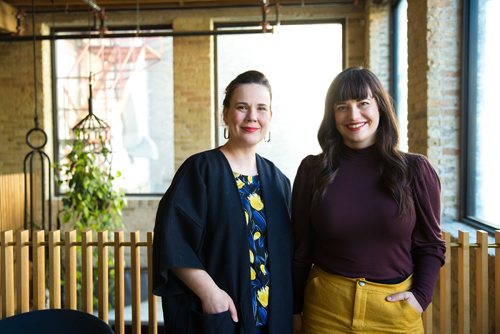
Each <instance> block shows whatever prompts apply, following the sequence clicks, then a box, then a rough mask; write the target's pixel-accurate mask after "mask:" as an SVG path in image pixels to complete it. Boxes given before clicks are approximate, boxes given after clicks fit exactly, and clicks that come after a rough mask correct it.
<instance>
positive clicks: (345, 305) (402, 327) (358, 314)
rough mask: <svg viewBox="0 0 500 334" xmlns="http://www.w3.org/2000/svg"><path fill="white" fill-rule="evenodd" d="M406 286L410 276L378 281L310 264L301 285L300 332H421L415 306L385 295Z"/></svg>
mask: <svg viewBox="0 0 500 334" xmlns="http://www.w3.org/2000/svg"><path fill="white" fill-rule="evenodd" d="M410 287H411V276H410V277H409V278H407V279H406V280H405V281H403V282H401V283H398V284H379V283H373V282H370V281H367V280H365V279H364V278H347V277H343V276H338V275H332V274H329V273H327V272H325V271H323V270H321V269H320V268H318V267H317V266H316V267H313V269H311V273H310V274H309V278H308V282H307V285H306V289H305V299H304V313H303V319H302V329H303V333H304V334H326V333H328V334H331V333H356V334H361V333H363V334H368V333H419V334H422V333H424V329H423V324H422V317H421V315H420V314H419V313H418V311H417V310H415V309H414V308H413V307H412V306H411V305H410V304H408V302H406V301H405V300H403V301H399V302H388V301H387V300H386V299H385V298H386V297H387V296H389V295H391V294H393V293H397V292H402V291H407V290H409V289H410Z"/></svg>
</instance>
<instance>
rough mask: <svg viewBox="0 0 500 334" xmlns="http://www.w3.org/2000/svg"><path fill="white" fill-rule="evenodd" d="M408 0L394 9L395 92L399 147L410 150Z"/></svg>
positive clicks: (402, 0) (402, 1)
mask: <svg viewBox="0 0 500 334" xmlns="http://www.w3.org/2000/svg"><path fill="white" fill-rule="evenodd" d="M407 10H408V1H407V0H400V1H398V3H397V4H396V6H395V7H394V11H393V24H394V35H393V69H394V71H393V76H394V77H393V87H392V89H393V92H392V96H393V98H394V107H395V108H396V116H397V118H398V129H399V149H400V150H401V151H405V152H407V151H408V35H407V30H408V29H407V28H408V18H407Z"/></svg>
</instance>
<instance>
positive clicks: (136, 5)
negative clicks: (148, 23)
mask: <svg viewBox="0 0 500 334" xmlns="http://www.w3.org/2000/svg"><path fill="white" fill-rule="evenodd" d="M140 31H141V25H140V24H139V0H136V1H135V35H136V37H139V32H140Z"/></svg>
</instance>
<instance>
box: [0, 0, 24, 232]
mask: <svg viewBox="0 0 500 334" xmlns="http://www.w3.org/2000/svg"><path fill="white" fill-rule="evenodd" d="M0 2H1V1H0ZM23 222H24V174H23V173H19V174H4V175H0V231H9V230H18V229H20V228H22V227H23Z"/></svg>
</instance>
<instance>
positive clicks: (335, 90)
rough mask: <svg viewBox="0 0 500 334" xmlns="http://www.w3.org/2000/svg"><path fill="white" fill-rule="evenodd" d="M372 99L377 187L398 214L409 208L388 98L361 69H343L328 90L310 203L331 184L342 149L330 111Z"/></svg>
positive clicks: (405, 171)
mask: <svg viewBox="0 0 500 334" xmlns="http://www.w3.org/2000/svg"><path fill="white" fill-rule="evenodd" d="M370 96H371V97H372V98H373V99H375V101H376V102H377V106H378V110H379V113H380V121H379V125H378V128H377V132H376V139H377V140H376V144H375V146H376V148H377V151H378V152H379V154H380V160H381V165H380V176H381V180H380V182H381V185H382V186H383V187H384V188H385V189H387V190H388V191H389V193H390V194H391V195H392V197H393V198H394V200H395V201H396V203H397V205H398V209H399V210H398V211H399V214H400V215H402V214H404V213H407V212H409V210H410V209H411V208H412V207H413V206H412V202H411V197H410V195H409V187H408V184H409V182H408V181H409V176H408V166H407V164H406V161H405V159H404V156H403V154H402V153H401V152H400V151H399V150H398V149H397V145H398V140H399V135H398V128H397V122H396V117H395V113H394V107H393V104H392V99H391V98H390V96H389V94H387V92H386V91H385V89H384V87H383V86H382V84H381V82H380V80H379V79H378V78H377V76H376V75H375V74H374V73H373V72H371V71H370V70H368V69H365V68H361V67H351V68H347V69H345V70H344V71H342V72H341V73H339V74H338V75H337V76H336V77H335V79H334V80H333V82H332V83H331V84H330V87H329V88H328V92H327V95H326V100H325V113H324V116H323V120H322V122H321V125H320V127H319V130H318V141H319V144H320V146H321V148H322V151H323V152H322V153H321V155H320V157H321V167H320V173H319V176H318V178H317V179H316V191H315V193H314V200H315V201H319V200H320V199H321V198H322V197H323V196H324V194H325V191H326V188H327V186H328V184H329V183H331V182H332V181H333V178H334V172H335V170H336V168H337V166H338V161H339V156H340V155H341V154H342V152H343V150H344V149H345V146H344V142H343V139H342V136H341V134H340V133H339V131H338V130H337V127H336V125H335V115H334V108H335V105H336V104H338V103H339V102H342V101H346V100H362V99H365V98H367V97H370Z"/></svg>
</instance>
